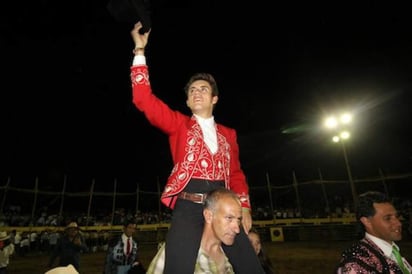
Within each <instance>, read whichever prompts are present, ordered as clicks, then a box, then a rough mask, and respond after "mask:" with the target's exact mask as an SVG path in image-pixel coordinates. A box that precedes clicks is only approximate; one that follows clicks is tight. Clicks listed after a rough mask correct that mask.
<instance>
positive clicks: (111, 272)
mask: <svg viewBox="0 0 412 274" xmlns="http://www.w3.org/2000/svg"><path fill="white" fill-rule="evenodd" d="M135 232H136V221H135V220H131V219H128V220H126V221H125V223H124V224H123V232H122V234H120V235H119V236H116V237H114V238H112V239H110V240H109V244H108V249H107V252H106V259H105V266H104V272H103V273H104V274H123V273H132V272H133V273H141V274H144V273H145V269H144V267H143V265H142V264H141V263H140V261H139V258H138V253H137V248H138V244H137V242H136V241H135V240H134V239H133V235H134V233H135ZM128 271H129V272H128Z"/></svg>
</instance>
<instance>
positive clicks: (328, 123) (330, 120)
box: [325, 116, 338, 128]
mask: <svg viewBox="0 0 412 274" xmlns="http://www.w3.org/2000/svg"><path fill="white" fill-rule="evenodd" d="M337 125H338V121H337V120H336V118H335V117H333V116H332V117H329V118H327V119H326V120H325V126H326V127H327V128H335V127H336V126H337Z"/></svg>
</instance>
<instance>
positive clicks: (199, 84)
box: [190, 80, 210, 88]
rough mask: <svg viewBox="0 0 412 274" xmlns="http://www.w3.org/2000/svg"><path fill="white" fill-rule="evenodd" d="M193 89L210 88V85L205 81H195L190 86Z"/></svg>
mask: <svg viewBox="0 0 412 274" xmlns="http://www.w3.org/2000/svg"><path fill="white" fill-rule="evenodd" d="M194 87H210V84H209V82H208V81H205V80H196V81H194V82H193V83H192V84H191V85H190V88H194Z"/></svg>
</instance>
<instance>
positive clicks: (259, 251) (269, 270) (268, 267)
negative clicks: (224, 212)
mask: <svg viewBox="0 0 412 274" xmlns="http://www.w3.org/2000/svg"><path fill="white" fill-rule="evenodd" d="M247 236H248V237H249V240H250V242H251V244H252V246H253V248H254V249H255V252H256V255H257V256H258V258H259V260H260V263H261V264H262V267H263V269H264V270H265V273H266V274H274V273H275V267H274V266H273V264H272V261H271V260H270V259H269V257H268V256H267V254H266V252H265V251H264V250H263V248H262V242H261V240H260V235H259V232H258V231H257V230H256V229H254V228H252V229H251V230H250V231H249V234H248V235H247Z"/></svg>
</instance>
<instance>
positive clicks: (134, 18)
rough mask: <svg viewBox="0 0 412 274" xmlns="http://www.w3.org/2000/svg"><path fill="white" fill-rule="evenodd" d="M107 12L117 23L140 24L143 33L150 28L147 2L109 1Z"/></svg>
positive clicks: (132, 0) (133, 0) (147, 0)
mask: <svg viewBox="0 0 412 274" xmlns="http://www.w3.org/2000/svg"><path fill="white" fill-rule="evenodd" d="M107 10H108V11H109V13H110V14H111V15H112V16H113V17H114V18H115V19H116V20H117V21H120V22H127V23H133V24H134V23H136V22H138V21H140V22H142V25H143V29H142V31H143V32H147V31H149V30H150V28H151V26H152V21H151V18H150V5H149V0H109V2H108V4H107Z"/></svg>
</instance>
